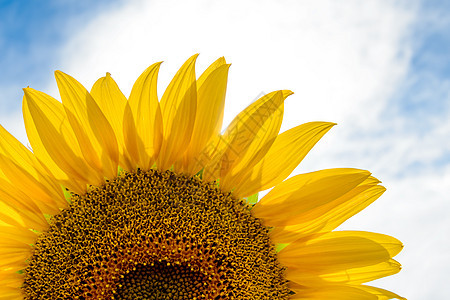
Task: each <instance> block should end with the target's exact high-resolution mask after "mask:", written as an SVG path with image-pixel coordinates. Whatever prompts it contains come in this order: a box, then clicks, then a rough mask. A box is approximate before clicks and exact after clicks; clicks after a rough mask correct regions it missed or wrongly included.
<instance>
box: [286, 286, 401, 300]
mask: <svg viewBox="0 0 450 300" xmlns="http://www.w3.org/2000/svg"><path fill="white" fill-rule="evenodd" d="M294 292H296V294H295V295H292V296H290V297H289V299H303V300H317V299H333V300H353V299H358V300H387V299H394V298H395V299H400V300H406V299H405V298H402V297H400V296H398V295H396V294H394V293H391V292H388V293H384V295H383V294H380V292H376V291H374V290H365V289H363V288H361V287H360V286H351V285H325V286H321V287H314V288H306V287H301V288H296V289H294ZM386 292H387V291H386ZM386 296H387V297H388V298H385V297H386Z"/></svg>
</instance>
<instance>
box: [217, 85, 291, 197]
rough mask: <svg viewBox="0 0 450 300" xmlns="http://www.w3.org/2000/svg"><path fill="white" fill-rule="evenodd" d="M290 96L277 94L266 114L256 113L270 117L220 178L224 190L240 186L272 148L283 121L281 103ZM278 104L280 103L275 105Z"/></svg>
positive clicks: (288, 93) (286, 93) (282, 105)
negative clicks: (239, 156) (236, 160)
mask: <svg viewBox="0 0 450 300" xmlns="http://www.w3.org/2000/svg"><path fill="white" fill-rule="evenodd" d="M290 95H292V92H291V91H287V90H285V91H280V92H278V93H277V94H276V96H275V97H274V101H273V102H272V103H273V104H272V105H273V107H272V108H270V109H268V110H267V111H266V112H264V111H262V112H258V113H262V114H266V115H270V117H269V118H268V119H267V120H266V121H265V122H262V123H263V126H262V127H261V128H259V130H258V131H257V133H256V136H255V137H254V138H253V140H252V142H251V144H250V146H249V147H248V148H247V149H246V151H245V152H244V153H242V157H241V158H240V159H239V160H238V162H237V163H236V164H235V165H233V166H232V168H231V169H230V171H229V172H228V173H227V174H226V175H225V176H224V177H222V178H221V185H222V186H223V188H224V189H225V190H232V189H233V188H234V187H236V186H238V185H240V183H241V182H242V180H243V179H244V177H246V176H247V173H248V171H249V170H251V169H252V168H253V167H254V166H255V165H256V164H257V163H259V162H260V161H261V159H263V158H264V156H265V155H266V154H267V152H268V151H269V149H270V148H271V147H272V145H273V143H274V141H275V139H276V138H277V136H278V133H279V131H280V127H281V122H282V121H283V114H284V104H283V102H284V100H286V98H287V97H288V96H290ZM276 97H278V98H280V97H281V99H277V100H275V98H276ZM279 102H281V103H280V104H279V105H277V103H279Z"/></svg>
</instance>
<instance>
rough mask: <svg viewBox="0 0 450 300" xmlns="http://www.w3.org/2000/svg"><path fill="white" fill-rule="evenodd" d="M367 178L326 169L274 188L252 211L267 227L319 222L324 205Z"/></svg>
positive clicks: (360, 172)
mask: <svg viewBox="0 0 450 300" xmlns="http://www.w3.org/2000/svg"><path fill="white" fill-rule="evenodd" d="M369 176H370V172H368V171H364V170H358V169H328V170H321V171H317V172H312V173H307V174H300V175H297V176H294V177H292V178H289V179H288V180H286V181H284V182H282V183H280V184H278V185H277V186H275V187H274V188H273V189H272V190H271V191H270V192H269V193H268V194H267V195H266V196H265V197H263V198H262V199H261V200H260V201H259V202H258V203H256V205H255V206H254V207H253V209H252V214H253V215H254V216H255V217H257V218H261V219H263V221H264V224H265V225H266V226H287V225H294V224H298V223H300V222H305V221H309V220H317V219H320V218H321V216H322V214H324V213H325V212H327V210H326V208H327V205H328V204H329V203H331V202H333V201H334V200H336V199H338V198H340V197H342V196H343V195H345V194H346V193H348V192H350V191H351V190H352V189H354V188H355V187H356V186H358V185H359V184H361V183H362V182H363V181H364V180H366V179H367V178H368V177H369Z"/></svg>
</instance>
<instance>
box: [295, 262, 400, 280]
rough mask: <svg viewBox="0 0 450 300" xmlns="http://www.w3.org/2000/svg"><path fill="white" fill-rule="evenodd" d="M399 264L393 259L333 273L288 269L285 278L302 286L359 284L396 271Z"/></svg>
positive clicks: (398, 268)
mask: <svg viewBox="0 0 450 300" xmlns="http://www.w3.org/2000/svg"><path fill="white" fill-rule="evenodd" d="M400 270H401V265H400V264H399V263H398V262H397V261H395V260H394V259H390V260H388V261H385V262H381V263H379V264H375V265H370V266H365V267H361V268H353V269H346V270H342V271H339V272H334V273H327V272H325V273H323V272H311V271H303V270H301V269H288V270H287V271H286V279H288V280H290V281H292V282H296V283H298V284H301V285H304V286H321V285H324V284H361V283H364V282H368V281H372V280H375V279H379V278H382V277H386V276H390V275H393V274H396V273H398V272H399V271H400Z"/></svg>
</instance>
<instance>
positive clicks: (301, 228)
mask: <svg viewBox="0 0 450 300" xmlns="http://www.w3.org/2000/svg"><path fill="white" fill-rule="evenodd" d="M369 178H373V177H369ZM374 184H375V185H374ZM385 191H386V189H385V188H384V187H383V186H379V185H376V183H369V182H368V180H366V181H364V182H363V183H362V184H360V185H359V186H357V187H355V188H354V189H353V190H351V191H350V192H348V193H346V194H345V195H343V196H341V197H339V198H338V199H336V200H334V201H332V202H330V203H328V204H325V205H323V206H320V207H317V209H316V210H315V212H314V213H312V214H310V216H315V217H312V218H306V219H305V220H300V222H299V223H298V224H296V225H292V226H285V227H276V228H274V229H273V230H272V231H271V233H270V236H271V239H272V241H273V242H274V243H290V242H292V241H295V240H297V239H299V238H301V237H304V236H306V235H311V234H313V233H321V232H329V231H332V230H334V229H336V228H337V227H338V226H339V225H341V224H342V223H343V222H344V221H346V220H347V219H348V218H350V217H352V216H353V215H355V214H357V213H358V212H360V211H361V210H363V209H364V208H366V207H367V206H368V205H370V204H371V203H372V202H374V201H375V200H376V199H378V198H379V197H380V196H381V195H382V194H383V193H384V192H385ZM321 213H322V214H321ZM320 214H321V215H320Z"/></svg>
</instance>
